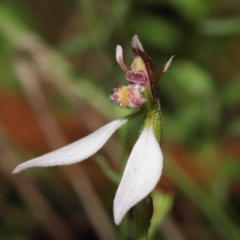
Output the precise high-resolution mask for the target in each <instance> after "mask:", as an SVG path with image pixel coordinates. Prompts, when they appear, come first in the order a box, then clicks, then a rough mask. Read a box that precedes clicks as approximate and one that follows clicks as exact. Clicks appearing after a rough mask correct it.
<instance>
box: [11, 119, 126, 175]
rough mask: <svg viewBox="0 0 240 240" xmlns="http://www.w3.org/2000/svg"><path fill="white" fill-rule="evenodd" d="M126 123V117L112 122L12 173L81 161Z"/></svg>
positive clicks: (28, 162) (26, 163) (94, 151)
mask: <svg viewBox="0 0 240 240" xmlns="http://www.w3.org/2000/svg"><path fill="white" fill-rule="evenodd" d="M127 121H128V118H127V117H126V118H120V119H117V120H114V121H112V122H110V123H108V124H106V125H105V126H103V127H101V128H99V129H98V130H96V131H95V132H93V133H91V134H90V135H88V136H86V137H84V138H82V139H80V140H78V141H76V142H73V143H71V144H69V145H67V146H65V147H62V148H60V149H58V150H56V151H53V152H50V153H47V154H45V155H43V156H40V157H37V158H34V159H32V160H29V161H27V162H24V163H22V164H20V165H18V166H17V167H16V168H15V169H14V170H13V173H17V172H20V171H22V170H24V169H26V168H30V167H48V166H57V165H68V164H72V163H77V162H80V161H83V160H85V159H87V158H88V157H90V156H92V155H93V154H94V153H96V152H97V151H98V150H99V149H100V148H101V147H102V146H103V145H104V144H105V143H106V142H107V140H108V139H109V138H110V137H111V136H112V134H113V133H114V132H115V131H116V130H117V129H118V128H119V127H121V126H122V125H123V124H124V123H126V122H127Z"/></svg>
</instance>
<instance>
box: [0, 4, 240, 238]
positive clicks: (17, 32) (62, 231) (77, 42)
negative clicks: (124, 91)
mask: <svg viewBox="0 0 240 240" xmlns="http://www.w3.org/2000/svg"><path fill="white" fill-rule="evenodd" d="M239 16H240V2H239V1H229V0H228V1H227V0H225V1H224V0H223V1H208V0H191V1H190V0H181V1H179V0H169V1H164V0H159V1H158V0H150V1H146V0H145V1H144V0H142V1H136V0H135V1H127V0H123V1H120V0H112V1H109V0H100V1H93V0H88V1H86V0H61V1H60V0H52V1H48V0H41V1H31V0H22V1H17V0H12V1H9V0H2V1H1V3H0V53H1V54H0V91H1V92H0V189H1V190H0V191H1V192H0V238H1V239H41V240H42V239H58V240H59V239H63V240H64V239H117V238H120V239H134V226H133V222H132V220H131V213H130V214H129V218H125V220H124V222H123V223H122V224H121V226H120V227H119V228H116V227H114V225H113V220H112V200H113V197H114V193H115V190H116V186H117V182H118V181H119V179H120V173H121V170H120V169H122V168H123V166H124V164H125V161H126V159H127V156H128V153H129V151H130V149H131V147H132V146H133V144H134V142H135V140H136V139H137V135H138V132H139V126H140V124H141V119H139V120H138V121H139V122H134V123H130V124H129V126H128V127H123V128H122V129H121V131H120V134H119V135H118V138H117V137H116V136H115V138H113V139H112V140H111V141H110V142H109V143H108V144H107V145H106V147H105V148H104V149H103V150H102V151H101V153H99V155H96V162H94V161H93V159H92V160H88V161H85V162H83V163H81V164H76V165H74V166H70V167H58V168H57V167H56V168H49V169H32V170H27V171H25V172H22V173H20V174H18V175H14V176H13V175H11V170H12V169H13V168H14V167H15V166H16V165H17V164H18V163H20V162H22V161H25V160H27V159H29V158H31V157H33V156H36V155H41V154H43V153H45V152H47V151H50V150H53V149H56V148H58V147H60V146H63V145H65V144H67V143H69V142H71V141H74V140H76V139H78V138H80V137H83V136H85V135H87V134H88V133H90V132H91V131H93V130H95V129H97V128H98V127H100V126H102V125H103V124H105V123H106V122H107V121H108V120H111V119H114V118H116V117H119V116H123V115H124V114H128V113H129V111H128V110H122V109H119V108H118V107H117V106H114V104H113V103H111V102H110V101H109V98H108V96H109V93H110V92H111V90H112V89H113V88H114V87H117V86H119V85H124V84H126V80H125V77H124V73H123V72H122V71H121V69H120V68H119V67H118V65H117V63H116V62H115V46H116V44H120V45H122V47H123V49H124V59H125V62H126V64H127V65H128V66H130V64H131V61H132V59H133V54H132V52H131V45H130V42H131V38H132V36H133V35H134V34H137V35H138V36H139V38H140V39H141V41H142V43H143V45H144V48H145V50H146V52H147V53H148V54H149V56H151V58H152V60H153V62H154V66H155V70H156V73H157V71H158V70H159V69H160V68H161V67H162V66H163V65H164V64H165V62H167V60H168V59H169V58H170V57H171V56H172V55H175V57H174V60H173V63H172V66H171V67H170V69H169V71H168V72H167V73H166V74H165V75H164V76H163V77H162V78H161V80H160V81H159V83H158V89H157V92H158V95H159V97H160V99H161V104H162V112H163V117H164V138H163V145H162V150H163V152H164V155H165V168H164V175H163V177H162V178H161V181H160V184H159V186H158V187H159V188H160V189H161V195H159V193H158V192H157V193H156V194H155V195H154V196H155V203H157V204H158V205H157V207H156V209H157V211H156V214H157V215H155V216H154V222H153V228H152V229H153V230H152V231H151V238H152V239H193V240H196V239H199V240H202V239H233V240H234V239H239V238H240V230H239V227H238V226H239V225H240V218H239V214H240V208H239V200H240V198H239V196H240V184H239V176H240V166H239V164H240V150H239V149H240V148H239V146H240V118H239V116H240V114H239V113H240V68H239V65H240V54H239V53H240V44H239V42H240V28H239V26H240V17H239ZM99 166H100V167H99ZM113 169H114V172H113ZM157 191H159V189H157ZM171 205H172V208H171ZM158 224H161V225H160V226H158ZM117 236H118V237H117Z"/></svg>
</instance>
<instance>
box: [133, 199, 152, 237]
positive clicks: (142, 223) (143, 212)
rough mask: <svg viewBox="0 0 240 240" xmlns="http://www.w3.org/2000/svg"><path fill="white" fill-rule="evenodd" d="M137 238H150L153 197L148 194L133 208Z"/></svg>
mask: <svg viewBox="0 0 240 240" xmlns="http://www.w3.org/2000/svg"><path fill="white" fill-rule="evenodd" d="M133 213H134V223H135V226H136V232H137V238H136V239H137V240H148V230H149V227H150V222H151V218H152V215H153V201H152V197H151V196H150V195H148V196H147V197H145V198H144V199H143V200H142V201H140V202H139V203H138V204H137V205H136V206H135V207H134V209H133Z"/></svg>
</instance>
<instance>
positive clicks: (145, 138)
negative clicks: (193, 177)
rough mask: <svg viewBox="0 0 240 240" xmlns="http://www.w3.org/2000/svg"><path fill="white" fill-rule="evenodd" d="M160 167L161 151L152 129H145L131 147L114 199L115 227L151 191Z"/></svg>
mask: <svg viewBox="0 0 240 240" xmlns="http://www.w3.org/2000/svg"><path fill="white" fill-rule="evenodd" d="M162 167H163V156H162V151H161V149H160V146H159V144H158V142H157V140H156V138H155V135H154V132H153V129H152V127H148V128H145V129H144V130H143V132H142V133H141V135H140V137H139V139H138V141H137V142H136V144H135V146H134V147H133V150H132V152H131V154H130V157H129V159H128V162H127V165H126V167H125V170H124V173H123V177H122V180H121V182H120V185H119V187H118V190H117V193H116V196H115V199H114V208H113V209H114V221H115V223H116V224H117V225H118V224H119V223H120V222H121V221H122V218H123V216H124V215H125V214H126V213H127V211H128V210H129V209H130V208H131V207H133V206H134V205H136V204H137V203H138V202H139V201H141V200H142V199H143V198H144V197H146V196H147V195H148V194H150V193H151V192H152V191H153V189H154V188H155V186H156V184H157V183H158V181H159V179H160V176H161V173H162Z"/></svg>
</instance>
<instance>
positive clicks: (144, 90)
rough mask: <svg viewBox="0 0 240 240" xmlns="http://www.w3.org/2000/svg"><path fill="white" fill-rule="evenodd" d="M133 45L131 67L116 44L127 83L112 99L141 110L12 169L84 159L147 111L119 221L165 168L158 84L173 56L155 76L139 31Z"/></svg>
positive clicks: (119, 197) (117, 202) (120, 192)
mask: <svg viewBox="0 0 240 240" xmlns="http://www.w3.org/2000/svg"><path fill="white" fill-rule="evenodd" d="M132 49H133V53H134V55H135V57H134V60H133V63H132V65H131V68H130V69H128V68H127V67H126V65H125V63H124V60H123V50H122V47H121V46H119V45H118V46H117V48H116V60H117V62H118V64H119V66H120V67H121V69H122V70H123V71H124V73H125V77H126V80H127V83H128V85H127V86H120V87H118V88H114V89H113V91H112V93H111V95H110V99H111V100H112V101H113V102H115V103H116V104H117V105H118V106H119V107H122V108H139V109H140V111H139V112H136V113H134V114H131V115H129V116H126V117H123V118H120V119H117V120H114V121H112V122H110V123H108V124H106V125H105V126H103V127H101V128H100V129H98V130H96V131H95V132H93V133H92V134H90V135H88V136H86V137H84V138H82V139H80V140H78V141H76V142H74V143H72V144H69V145H67V146H65V147H62V148H60V149H58V150H56V151H53V152H50V153H48V154H45V155H43V156H40V157H37V158H34V159H32V160H29V161H27V162H24V163H22V164H20V165H18V166H17V167H16V168H15V169H14V170H13V173H18V172H20V171H22V170H25V169H27V168H31V167H48V166H59V165H68V164H73V163H77V162H81V161H83V160H85V159H87V158H89V157H90V156H92V155H93V154H95V153H96V152H97V151H98V150H99V149H100V148H102V146H103V145H104V144H105V143H106V142H107V141H108V139H109V138H110V137H111V136H112V134H113V133H114V132H115V131H116V130H117V129H118V128H120V127H121V126H122V125H123V124H124V123H126V122H128V121H129V120H132V119H133V118H135V117H137V116H139V115H144V121H143V125H142V127H141V133H140V136H139V138H138V140H137V142H136V144H135V145H134V147H133V150H132V152H131V154H130V157H129V159H128V161H127V164H126V167H125V170H124V173H123V177H122V179H121V182H120V184H119V186H118V189H117V192H116V196H115V198H114V209H113V211H114V214H113V215H114V221H115V223H116V224H117V225H118V224H120V222H121V221H122V218H123V217H124V215H125V214H126V213H127V212H128V210H129V209H130V208H131V207H133V206H134V205H136V204H137V203H138V202H139V201H141V200H142V199H143V198H145V197H146V196H148V195H149V194H150V193H151V192H152V191H153V190H154V188H155V187H156V185H157V183H158V181H159V179H160V176H161V173H162V168H163V155H162V151H161V148H160V143H161V139H162V136H161V135H162V116H161V113H160V103H159V100H158V98H157V96H156V84H157V81H158V80H159V78H160V77H161V76H162V75H163V74H164V73H165V72H166V71H167V69H168V67H169V66H170V63H171V61H172V58H170V60H169V61H168V62H167V64H166V65H165V66H164V67H163V68H162V69H161V70H160V72H159V73H158V74H157V76H156V77H155V78H154V77H153V64H152V61H151V59H150V57H149V56H148V55H147V54H146V53H145V52H144V49H143V46H142V44H141V42H140V41H139V39H138V37H137V35H135V36H134V37H133V40H132Z"/></svg>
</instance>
